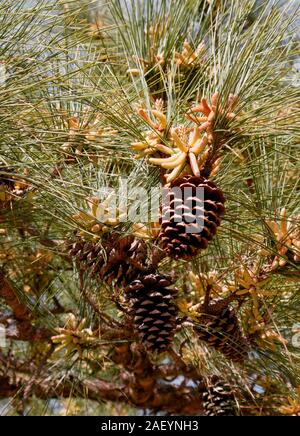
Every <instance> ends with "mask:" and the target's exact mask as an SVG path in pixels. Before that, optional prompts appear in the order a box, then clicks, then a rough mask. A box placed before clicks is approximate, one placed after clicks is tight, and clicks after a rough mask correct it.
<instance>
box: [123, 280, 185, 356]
mask: <svg viewBox="0 0 300 436" xmlns="http://www.w3.org/2000/svg"><path fill="white" fill-rule="evenodd" d="M170 285H171V280H169V279H168V278H167V277H165V276H162V275H159V274H149V275H146V276H144V277H142V278H141V279H139V280H135V281H133V282H132V283H131V284H130V285H129V286H128V287H127V289H126V295H127V297H128V299H129V301H130V306H131V311H132V315H133V318H134V328H135V330H136V331H137V332H138V335H139V338H140V340H141V342H142V344H143V345H144V346H145V347H146V348H147V349H148V350H149V351H155V350H157V351H158V352H162V351H165V350H166V349H167V347H168V345H169V344H170V343H171V342H172V340H173V337H174V333H175V328H176V314H177V311H176V307H175V305H174V304H173V302H172V296H173V295H174V294H175V293H176V290H174V289H169V288H168V287H169V286H170Z"/></svg>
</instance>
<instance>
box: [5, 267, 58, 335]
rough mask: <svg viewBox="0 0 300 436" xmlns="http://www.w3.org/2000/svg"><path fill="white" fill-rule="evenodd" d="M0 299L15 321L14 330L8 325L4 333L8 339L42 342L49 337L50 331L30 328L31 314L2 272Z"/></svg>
mask: <svg viewBox="0 0 300 436" xmlns="http://www.w3.org/2000/svg"><path fill="white" fill-rule="evenodd" d="M0 297H2V298H3V299H4V301H5V302H6V304H7V305H8V306H9V307H10V308H11V310H12V312H13V315H14V319H15V321H16V328H14V326H13V325H10V326H9V327H8V328H7V329H6V332H5V333H6V337H7V338H8V339H16V340H24V341H31V340H44V339H49V338H50V337H51V335H52V333H51V331H50V330H48V329H44V328H36V327H33V326H32V324H31V321H32V314H31V312H30V311H29V309H28V308H27V307H26V306H25V304H24V303H22V302H21V301H20V300H19V299H18V297H17V296H16V294H15V292H14V289H13V286H12V283H11V282H10V280H8V279H7V278H6V277H5V275H4V272H3V270H0Z"/></svg>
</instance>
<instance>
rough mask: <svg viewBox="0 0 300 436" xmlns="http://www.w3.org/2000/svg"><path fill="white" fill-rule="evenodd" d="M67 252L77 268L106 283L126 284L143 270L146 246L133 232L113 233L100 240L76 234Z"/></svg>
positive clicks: (145, 260)
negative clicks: (119, 235) (91, 239)
mask: <svg viewBox="0 0 300 436" xmlns="http://www.w3.org/2000/svg"><path fill="white" fill-rule="evenodd" d="M69 253H70V255H71V256H73V257H75V259H76V262H77V265H78V267H79V268H80V269H82V270H89V271H90V273H91V274H92V275H93V276H97V277H98V278H100V280H103V281H105V282H106V283H108V284H111V283H112V282H114V283H115V284H116V285H119V286H120V285H122V286H126V285H128V284H129V283H131V282H132V281H133V280H135V279H136V278H137V277H138V276H139V275H140V274H141V273H143V272H144V271H145V269H147V246H146V244H145V242H144V241H142V240H139V239H136V238H135V237H134V236H133V235H130V236H125V237H123V238H118V237H117V236H116V235H113V236H112V237H110V238H109V239H108V240H107V241H105V242H104V243H102V242H101V241H99V242H94V241H85V240H84V239H83V238H80V237H78V238H77V240H76V241H75V242H74V243H72V244H71V246H70V247H69Z"/></svg>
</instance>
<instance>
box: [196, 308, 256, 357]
mask: <svg viewBox="0 0 300 436" xmlns="http://www.w3.org/2000/svg"><path fill="white" fill-rule="evenodd" d="M200 313H201V315H200V316H199V318H198V319H197V325H195V327H194V330H195V332H196V333H197V335H198V337H199V339H201V340H202V341H204V342H206V344H207V345H208V346H210V347H213V348H215V349H216V350H217V351H219V352H220V353H222V354H223V355H224V356H225V357H226V358H227V359H229V360H231V361H233V362H243V361H244V360H245V358H246V357H247V354H248V351H249V345H248V342H247V340H246V339H245V337H244V335H243V332H242V330H241V328H240V326H239V321H238V318H237V316H236V314H235V310H234V309H233V308H231V307H229V306H226V307H224V306H223V304H222V300H220V302H219V301H214V302H212V303H211V304H210V305H209V306H208V308H206V309H205V308H204V307H203V308H201V309H200Z"/></svg>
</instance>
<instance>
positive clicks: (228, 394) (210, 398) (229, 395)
mask: <svg viewBox="0 0 300 436" xmlns="http://www.w3.org/2000/svg"><path fill="white" fill-rule="evenodd" d="M202 400H203V407H204V410H205V416H237V412H236V408H235V398H234V394H233V392H232V389H231V387H230V385H229V384H227V383H225V382H222V381H221V380H219V378H218V377H212V378H211V380H208V381H207V382H206V389H205V391H204V392H203V394H202Z"/></svg>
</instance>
